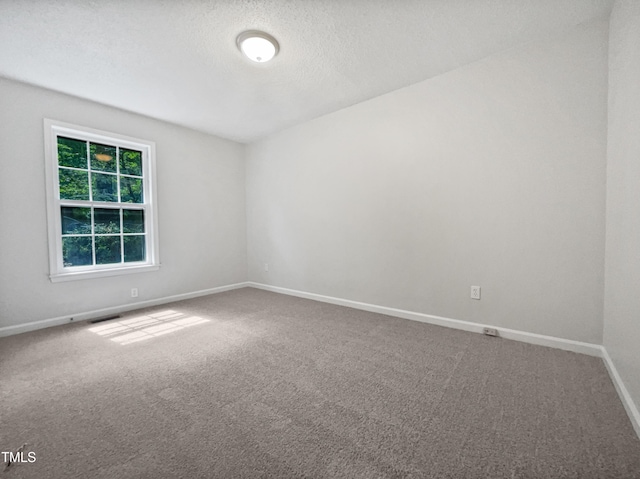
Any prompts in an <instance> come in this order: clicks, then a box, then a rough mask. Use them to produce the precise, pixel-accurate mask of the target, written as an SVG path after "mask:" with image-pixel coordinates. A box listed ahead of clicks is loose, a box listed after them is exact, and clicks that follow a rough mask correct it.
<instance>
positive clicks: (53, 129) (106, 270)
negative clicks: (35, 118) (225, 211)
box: [44, 118, 160, 283]
mask: <svg viewBox="0 0 640 479" xmlns="http://www.w3.org/2000/svg"><path fill="white" fill-rule="evenodd" d="M58 136H63V137H67V138H75V139H78V140H83V141H91V142H95V143H100V144H106V145H110V146H117V147H122V148H127V149H132V150H137V151H141V152H142V181H143V192H144V202H143V203H132V204H129V203H114V202H103V201H76V200H61V199H60V184H59V176H58ZM44 146H45V152H44V153H45V154H44V158H45V172H46V180H47V181H46V194H47V224H48V239H49V278H50V280H51V281H52V282H54V283H55V282H59V281H70V280H76V279H89V278H100V277H103V276H118V275H122V274H128V273H141V272H147V271H154V270H158V269H159V268H160V255H159V241H158V210H157V207H156V204H157V203H156V161H155V157H156V145H155V143H154V142H152V141H147V140H140V139H137V138H131V137H129V136H124V135H120V134H117V133H110V132H106V131H101V130H95V129H93V128H87V127H84V126H78V125H72V124H70V123H64V122H61V121H56V120H50V119H48V118H45V119H44ZM89 161H90V160H89ZM116 161H117V160H116ZM89 174H90V173H89ZM89 178H90V177H89ZM89 183H90V184H91V179H89ZM123 205H124V206H125V207H126V206H131V207H134V209H142V210H144V218H145V219H144V227H145V239H146V243H145V246H146V249H145V251H146V261H140V262H135V263H133V262H132V263H128V264H127V263H125V264H123V263H115V264H101V265H86V266H70V267H65V266H64V263H63V258H62V219H61V209H60V208H61V207H64V206H81V207H95V208H102V207H105V208H114V207H117V208H118V209H122V208H123ZM92 231H93V226H92ZM93 235H94V233H92V236H93ZM94 255H95V252H94Z"/></svg>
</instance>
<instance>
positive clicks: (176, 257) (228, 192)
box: [0, 78, 246, 327]
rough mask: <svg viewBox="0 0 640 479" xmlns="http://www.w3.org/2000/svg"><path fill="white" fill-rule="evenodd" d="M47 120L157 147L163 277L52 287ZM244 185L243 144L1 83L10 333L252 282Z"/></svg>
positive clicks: (1, 276) (5, 317)
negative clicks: (40, 323)
mask: <svg viewBox="0 0 640 479" xmlns="http://www.w3.org/2000/svg"><path fill="white" fill-rule="evenodd" d="M43 117H47V118H52V119H56V120H61V121H65V122H69V123H74V124H78V125H82V126H87V127H91V128H97V129H101V130H106V131H111V132H115V133H121V134H124V135H128V136H133V137H138V138H142V139H146V140H152V141H155V142H156V148H157V178H158V213H159V234H160V261H161V263H162V268H161V269H160V271H156V272H149V273H140V274H130V275H125V276H120V277H110V278H100V279H89V280H80V281H70V282H64V283H55V284H54V283H51V282H50V281H49V278H48V273H49V271H48V269H49V265H48V250H47V230H46V227H47V226H46V225H47V220H46V203H45V179H44V159H43V155H44V146H43V141H44V140H43V124H42V119H43ZM244 177H245V171H244V146H242V145H240V144H237V143H233V142H230V141H226V140H221V139H218V138H215V137H212V136H210V135H205V134H202V133H197V132H195V131H192V130H188V129H185V128H181V127H178V126H175V125H170V124H167V123H163V122H160V121H156V120H152V119H149V118H145V117H142V116H139V115H135V114H131V113H127V112H124V111H121V110H117V109H114V108H110V107H106V106H102V105H99V104H96V103H91V102H87V101H84V100H80V99H77V98H73V97H70V96H66V95H63V94H59V93H54V92H51V91H47V90H43V89H40V88H36V87H32V86H28V85H25V84H22V83H17V82H13V81H10V80H6V79H1V78H0V211H2V221H0V327H3V326H9V325H17V324H24V323H27V322H31V321H38V320H43V319H50V318H55V317H59V316H65V315H73V314H77V313H82V312H87V311H93V310H97V309H101V308H107V307H112V306H119V305H126V304H128V303H132V302H134V301H145V300H150V299H156V298H163V297H166V296H171V295H175V294H181V293H187V292H193V291H198V290H202V289H208V288H213V287H216V286H221V285H228V284H232V283H236V282H240V281H245V280H246V229H245V224H246V222H245V193H244ZM133 287H137V288H138V289H139V292H140V296H139V298H137V299H132V298H131V297H130V290H131V288H133Z"/></svg>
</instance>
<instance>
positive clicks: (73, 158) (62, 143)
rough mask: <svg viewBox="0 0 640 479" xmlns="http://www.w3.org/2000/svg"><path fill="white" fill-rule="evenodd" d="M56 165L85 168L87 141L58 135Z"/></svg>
mask: <svg viewBox="0 0 640 479" xmlns="http://www.w3.org/2000/svg"><path fill="white" fill-rule="evenodd" d="M58 165H60V166H70V167H71V168H84V169H86V168H87V142H86V141H82V140H73V139H71V138H64V137H62V136H59V137H58Z"/></svg>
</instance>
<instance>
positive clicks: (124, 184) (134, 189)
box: [120, 176, 142, 203]
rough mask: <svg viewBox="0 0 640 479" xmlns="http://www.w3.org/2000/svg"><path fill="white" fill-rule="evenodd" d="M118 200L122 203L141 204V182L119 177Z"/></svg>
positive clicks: (136, 179)
mask: <svg viewBox="0 0 640 479" xmlns="http://www.w3.org/2000/svg"><path fill="white" fill-rule="evenodd" d="M120 198H121V201H122V202H123V203H142V180H141V179H140V178H127V177H126V176H121V177H120Z"/></svg>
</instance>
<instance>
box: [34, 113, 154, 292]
mask: <svg viewBox="0 0 640 479" xmlns="http://www.w3.org/2000/svg"><path fill="white" fill-rule="evenodd" d="M44 129H45V161H46V172H47V213H48V224H49V264H50V278H51V281H54V282H55V281H66V280H70V279H79V278H94V277H100V276H113V275H119V274H124V273H134V272H140V271H149V270H153V269H158V268H159V261H158V235H157V214H156V209H155V198H154V194H155V143H153V142H149V141H144V140H137V139H133V138H129V137H125V136H121V135H117V134H114V133H106V132H102V131H97V130H93V129H89V128H84V127H80V126H75V125H69V124H66V123H61V122H57V121H53V120H45V121H44Z"/></svg>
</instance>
